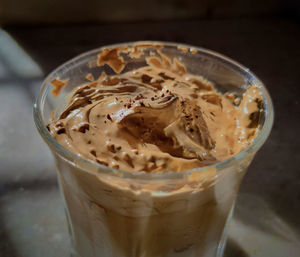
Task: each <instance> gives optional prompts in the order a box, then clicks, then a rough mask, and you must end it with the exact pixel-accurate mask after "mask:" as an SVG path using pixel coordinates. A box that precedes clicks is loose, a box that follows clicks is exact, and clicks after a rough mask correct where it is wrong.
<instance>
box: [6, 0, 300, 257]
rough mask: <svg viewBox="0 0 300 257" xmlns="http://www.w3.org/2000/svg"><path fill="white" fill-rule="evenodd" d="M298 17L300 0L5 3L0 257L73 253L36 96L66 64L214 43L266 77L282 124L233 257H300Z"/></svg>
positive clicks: (247, 185)
mask: <svg viewBox="0 0 300 257" xmlns="http://www.w3.org/2000/svg"><path fill="white" fill-rule="evenodd" d="M299 23H300V2H299V0H265V1H260V0H211V1H210V0H198V1H197V0H173V1H171V0H152V1H142V0H107V1H103V0H98V1H97V0H85V1H80V0H60V1H58V0H43V1H42V0H27V1H20V0H0V256H1V257H2V256H3V257H19V256H22V257H39V256H43V257H50V256H51V257H52V256H53V257H54V256H55V257H56V256H61V257H66V256H69V251H70V250H69V241H68V233H67V228H66V222H65V215H64V210H63V205H62V201H61V198H60V196H59V192H58V186H57V182H56V173H55V167H54V163H53V160H52V157H51V155H50V152H49V150H48V148H47V146H46V145H45V143H44V142H43V141H42V139H41V138H40V136H39V134H38V132H37V131H36V129H35V126H34V122H33V119H32V105H33V101H34V98H35V97H36V96H37V94H38V92H39V88H40V85H41V83H42V81H43V79H44V78H45V76H46V75H47V74H48V73H49V72H51V70H53V69H54V68H56V67H57V66H58V65H60V64H62V63H63V62H65V61H67V60H68V59H70V58H72V57H74V56H76V55H78V54H80V53H82V52H84V51H87V50H90V49H93V48H96V47H100V46H103V45H107V44H112V43H118V42H126V41H135V40H162V41H173V42H178V43H187V44H190V45H195V46H200V47H205V48H208V49H212V50H215V51H217V52H220V53H222V54H224V55H227V56H229V57H231V58H233V59H235V60H236V61H238V62H240V63H242V64H243V65H244V66H246V67H248V68H250V69H251V70H252V71H253V72H254V73H255V74H256V75H258V77H259V78H260V79H261V80H262V81H263V82H264V83H265V85H266V86H267V88H268V90H269V92H270V94H271V96H272V99H273V102H274V106H275V122H274V127H273V130H272V133H271V135H270V137H269V139H268V141H267V142H266V143H265V145H264V146H263V147H262V149H261V150H260V151H259V153H258V154H257V155H256V157H255V159H254V161H253V163H252V165H251V166H250V168H249V171H248V173H247V174H246V176H245V179H244V181H243V183H242V186H241V193H240V195H239V197H238V201H237V205H236V208H235V212H234V218H233V221H232V223H231V225H230V228H229V235H230V237H229V241H228V245H227V249H226V252H225V257H229V256H230V257H247V256H251V257H252V256H257V257H270V256H272V257H277V256H278V257H281V256H289V257H296V256H300V236H299V234H300V219H299V217H300V168H299V167H300V150H299V149H300V147H299V146H300V137H299V131H300V119H299V117H300V109H299V105H300V104H299V101H300V100H299V99H300V90H299V81H300V43H299V42H300V24H299Z"/></svg>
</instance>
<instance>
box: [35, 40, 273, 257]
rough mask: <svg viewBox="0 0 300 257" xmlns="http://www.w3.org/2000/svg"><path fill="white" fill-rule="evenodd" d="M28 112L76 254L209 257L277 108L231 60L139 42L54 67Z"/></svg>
mask: <svg viewBox="0 0 300 257" xmlns="http://www.w3.org/2000/svg"><path fill="white" fill-rule="evenodd" d="M34 117H35V122H36V125H37V128H38V130H39V132H40V134H41V135H42V137H43V138H44V140H45V141H46V143H47V144H48V145H49V147H50V149H51V151H52V152H53V155H54V159H55V163H56V166H57V174H58V181H59V185H60V190H61V193H62V196H63V199H64V203H65V208H66V213H67V218H68V224H69V231H70V236H71V240H72V246H73V254H74V256H80V257H96V256H99V257H211V256H222V253H223V249H224V244H225V242H226V235H227V229H226V228H227V225H228V222H229V220H230V218H231V215H232V210H233V206H234V203H235V200H236V196H237V193H238V190H239V186H240V183H241V181H242V178H243V176H244V175H245V172H246V170H247V167H248V166H249V164H250V162H251V160H252V159H253V157H254V155H255V153H256V152H257V151H258V149H259V148H260V147H261V146H262V144H263V143H264V141H265V140H266V138H267V137H268V135H269V133H270V130H271V126H272V122H273V109H272V103H271V100H270V96H269V94H268V92H267V90H266V88H265V87H264V85H263V84H262V82H261V81H260V80H259V79H258V78H257V77H256V76H255V75H254V74H252V73H251V72H250V71H249V70H248V69H246V68H245V67H243V66H242V65H240V64H238V63H236V62H235V61H233V60H231V59H229V58H227V57H224V56H222V55H220V54H218V53H215V52H212V51H209V50H205V49H202V48H197V47H191V46H187V45H180V44H176V43H163V42H150V41H147V42H133V43H125V44H119V45H111V46H106V47H102V48H99V49H96V50H93V51H90V52H87V53H84V54H82V55H80V56H78V57H76V58H75V59H72V60H71V61H69V62H67V63H65V64H64V65H62V66H60V67H59V68H58V69H56V70H55V71H53V72H52V73H51V74H50V75H49V76H48V77H47V78H46V80H45V81H44V83H43V86H42V89H41V93H40V96H39V97H38V99H37V101H36V103H35V106H34Z"/></svg>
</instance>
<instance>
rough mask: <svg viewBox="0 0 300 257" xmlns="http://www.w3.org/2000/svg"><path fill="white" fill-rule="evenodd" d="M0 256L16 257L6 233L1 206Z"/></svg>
mask: <svg viewBox="0 0 300 257" xmlns="http://www.w3.org/2000/svg"><path fill="white" fill-rule="evenodd" d="M0 255H1V257H17V252H16V250H15V248H14V244H13V242H12V241H11V238H10V237H9V234H8V233H7V230H6V228H5V225H4V219H3V217H2V206H1V204H0Z"/></svg>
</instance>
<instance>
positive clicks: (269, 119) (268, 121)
mask: <svg viewBox="0 0 300 257" xmlns="http://www.w3.org/2000/svg"><path fill="white" fill-rule="evenodd" d="M134 44H152V45H155V44H161V45H164V46H170V47H178V46H180V47H184V48H188V49H195V50H197V53H199V52H200V53H202V54H206V55H210V56H212V57H214V58H216V59H219V60H222V61H223V62H225V63H227V64H229V65H231V66H233V67H234V68H236V69H238V70H240V71H241V72H242V71H243V72H244V73H246V74H248V75H250V77H251V78H252V79H253V81H254V84H256V85H257V86H258V88H259V89H260V90H261V93H262V96H263V99H264V104H265V109H264V112H265V122H264V124H263V126H262V128H261V131H260V133H259V134H258V135H257V137H256V138H255V139H254V141H253V142H252V144H250V145H249V146H247V147H246V148H245V149H244V150H242V151H240V152H239V153H237V154H235V155H233V156H232V157H230V158H228V159H226V160H224V161H221V162H217V163H214V164H211V165H208V166H204V167H199V168H194V169H191V170H185V171H180V172H175V171H163V172H155V173H151V172H150V173H147V172H142V171H134V172H133V171H126V170H119V169H114V168H110V167H107V166H105V165H102V164H99V163H96V162H94V161H91V160H88V159H84V158H82V157H80V156H79V155H77V154H74V153H72V152H71V151H69V150H68V149H66V148H64V147H63V146H62V145H61V144H59V143H58V142H57V141H56V140H55V139H54V138H53V137H52V136H51V134H50V132H49V131H48V130H47V128H46V125H45V124H44V121H43V118H42V112H41V108H40V107H41V103H42V101H43V100H44V98H45V94H44V92H45V91H46V89H47V84H48V83H49V81H51V79H52V78H53V75H54V74H56V73H58V72H59V71H61V70H63V69H64V68H65V67H66V66H69V65H70V64H71V63H77V62H78V61H79V60H80V59H81V58H84V57H86V56H87V55H91V54H98V53H100V52H101V51H102V50H103V49H110V48H116V47H122V46H128V45H134ZM33 116H34V122H35V125H36V127H37V129H38V131H39V133H40V135H41V136H42V138H43V139H44V140H45V142H46V143H47V144H48V146H49V147H50V149H51V150H52V151H54V153H58V154H60V156H61V157H62V158H63V159H65V160H66V161H68V162H69V163H70V164H71V165H73V166H80V167H81V168H83V169H84V170H85V171H87V172H89V173H92V174H94V175H100V174H107V175H112V176H117V177H123V178H130V179H144V180H174V179H185V178H188V177H189V176H190V175H191V174H193V173H195V172H197V173H198V172H202V171H204V170H207V169H209V168H212V167H214V168H216V170H217V171H218V170H222V169H225V168H226V167H228V166H230V165H231V164H233V163H236V162H237V161H241V160H242V159H244V158H245V157H246V156H247V155H248V154H249V153H252V152H253V153H255V152H256V151H258V150H259V149H260V147H261V146H262V145H263V144H264V142H265V141H266V139H267V138H268V136H269V134H270V132H271V129H272V126H273V121H274V110H273V104H272V100H271V97H270V94H269V92H268V90H267V88H266V87H265V85H264V84H263V83H262V82H261V80H260V79H259V78H258V77H257V76H256V75H255V74H254V73H252V72H251V71H250V70H249V69H248V68H246V67H245V66H243V65H242V64H240V63H238V62H236V61H234V60H233V59H231V58H229V57H227V56H225V55H223V54H220V53H218V52H215V51H212V50H209V49H206V48H202V47H197V46H192V45H188V44H182V43H175V42H165V41H149V40H147V41H132V42H125V43H117V44H111V45H105V46H102V47H99V48H95V49H92V50H90V51H87V52H84V53H82V54H80V55H77V56H76V57H74V58H72V59H70V60H68V61H66V62H65V63H63V64H61V65H60V66H58V67H57V68H56V69H54V70H53V71H52V72H51V73H50V74H49V75H48V76H47V77H46V78H45V79H44V81H43V83H42V85H41V88H40V93H39V95H38V96H37V97H36V98H35V102H34V105H33Z"/></svg>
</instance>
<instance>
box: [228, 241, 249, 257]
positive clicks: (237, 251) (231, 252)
mask: <svg viewBox="0 0 300 257" xmlns="http://www.w3.org/2000/svg"><path fill="white" fill-rule="evenodd" d="M224 257H249V255H248V254H247V253H246V252H245V251H244V250H243V249H242V248H241V247H240V246H239V245H238V243H237V242H235V241H234V240H233V239H232V238H228V240H227V243H226V248H225V251H224Z"/></svg>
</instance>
